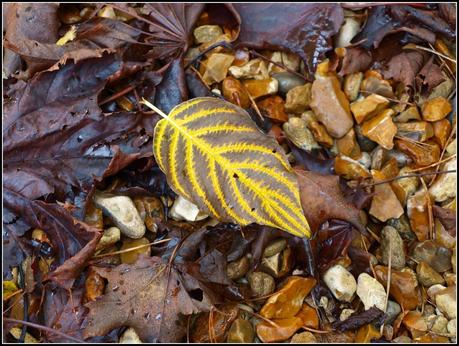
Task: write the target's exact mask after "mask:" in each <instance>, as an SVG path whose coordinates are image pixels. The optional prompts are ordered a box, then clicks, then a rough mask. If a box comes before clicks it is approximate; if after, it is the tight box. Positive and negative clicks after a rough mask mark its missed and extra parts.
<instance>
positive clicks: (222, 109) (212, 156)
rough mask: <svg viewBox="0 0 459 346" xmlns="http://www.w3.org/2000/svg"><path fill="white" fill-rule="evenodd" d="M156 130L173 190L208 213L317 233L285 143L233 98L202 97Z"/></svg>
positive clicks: (155, 148)
mask: <svg viewBox="0 0 459 346" xmlns="http://www.w3.org/2000/svg"><path fill="white" fill-rule="evenodd" d="M143 103H144V104H146V105H147V106H149V107H150V108H152V109H153V110H155V111H156V112H157V113H159V114H160V115H161V116H162V117H163V118H164V119H162V120H161V121H159V122H158V124H157V125H156V128H155V135H154V143H153V152H154V155H155V158H156V161H157V163H158V165H159V167H160V168H161V170H162V171H163V172H164V173H165V174H166V176H167V181H168V183H169V185H170V186H171V188H172V189H173V190H174V191H175V192H176V193H178V194H179V195H182V196H183V197H185V198H186V199H188V200H189V201H191V202H193V203H194V204H196V205H197V206H198V207H199V208H200V210H201V211H204V212H205V213H207V214H210V215H212V216H214V217H215V218H216V219H218V220H220V221H223V222H235V223H238V224H240V225H241V226H245V225H248V224H251V223H258V224H261V225H267V226H271V227H276V228H279V229H282V230H284V231H287V232H289V233H292V234H294V235H296V236H300V237H304V236H309V235H310V231H309V225H308V222H307V221H306V218H305V216H304V213H303V209H302V207H301V204H300V195H299V188H298V183H297V180H296V177H295V174H294V173H293V170H292V168H291V167H290V164H289V162H288V160H287V157H286V156H285V154H284V152H283V149H282V148H281V147H280V146H279V144H278V143H277V141H276V140H275V139H274V138H273V137H271V136H267V135H265V134H263V133H262V132H261V131H260V130H258V128H257V127H256V125H255V124H254V122H253V121H252V120H251V119H250V116H249V115H248V114H247V113H246V112H245V111H244V110H243V109H242V108H240V107H238V106H236V105H233V104H232V103H229V102H226V101H224V100H220V99H217V98H211V97H201V98H195V99H192V100H189V101H186V102H183V103H181V104H180V105H178V106H176V107H175V108H173V109H172V111H171V112H170V114H169V116H167V115H165V114H164V113H162V112H161V111H160V110H159V109H157V108H156V107H155V106H154V105H152V104H151V103H149V102H148V101H146V100H144V101H143Z"/></svg>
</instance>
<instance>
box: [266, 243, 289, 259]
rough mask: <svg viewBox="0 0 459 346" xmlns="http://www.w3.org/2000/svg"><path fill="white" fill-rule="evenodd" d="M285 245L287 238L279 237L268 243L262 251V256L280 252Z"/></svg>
mask: <svg viewBox="0 0 459 346" xmlns="http://www.w3.org/2000/svg"><path fill="white" fill-rule="evenodd" d="M286 247H287V240H285V239H284V238H279V239H276V240H275V241H273V242H272V243H270V244H269V245H268V246H267V247H266V248H265V251H264V252H263V257H271V256H274V255H276V254H278V253H280V252H282V251H283V250H284V249H285V248H286Z"/></svg>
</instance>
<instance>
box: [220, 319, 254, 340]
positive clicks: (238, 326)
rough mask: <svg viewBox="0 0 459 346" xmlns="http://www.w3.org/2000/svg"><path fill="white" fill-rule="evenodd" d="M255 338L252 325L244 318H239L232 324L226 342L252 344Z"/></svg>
mask: <svg viewBox="0 0 459 346" xmlns="http://www.w3.org/2000/svg"><path fill="white" fill-rule="evenodd" d="M254 337H255V331H254V329H253V326H252V323H250V322H249V321H247V320H244V319H242V318H237V319H236V320H234V322H233V323H232V324H231V327H230V329H229V331H228V337H227V338H226V342H228V343H251V342H253V339H254Z"/></svg>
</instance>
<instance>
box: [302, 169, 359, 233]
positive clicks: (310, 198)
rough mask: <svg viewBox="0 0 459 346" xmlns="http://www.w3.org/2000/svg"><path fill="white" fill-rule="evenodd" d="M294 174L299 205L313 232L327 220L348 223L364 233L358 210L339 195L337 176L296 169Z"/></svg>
mask: <svg viewBox="0 0 459 346" xmlns="http://www.w3.org/2000/svg"><path fill="white" fill-rule="evenodd" d="M295 173H296V176H297V178H298V184H299V186H300V199H301V205H302V206H303V211H304V214H305V215H306V218H307V219H308V221H309V225H310V226H311V230H312V231H313V232H315V231H317V229H318V228H319V226H320V225H321V224H322V223H324V222H325V221H327V220H329V219H341V220H344V221H348V222H350V223H351V224H352V225H353V226H354V227H355V228H357V229H358V230H359V231H360V232H362V233H365V232H366V231H365V227H364V226H363V225H362V223H361V221H360V217H359V210H358V209H357V208H356V207H355V206H354V205H353V204H352V203H349V202H348V201H347V200H346V199H345V198H344V196H343V194H342V193H341V190H340V187H339V177H338V176H337V175H322V174H318V173H314V172H310V171H303V170H300V169H297V168H296V169H295Z"/></svg>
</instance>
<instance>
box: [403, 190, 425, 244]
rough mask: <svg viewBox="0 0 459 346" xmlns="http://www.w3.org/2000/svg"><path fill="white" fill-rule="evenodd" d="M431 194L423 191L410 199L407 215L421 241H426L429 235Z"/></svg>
mask: <svg viewBox="0 0 459 346" xmlns="http://www.w3.org/2000/svg"><path fill="white" fill-rule="evenodd" d="M428 198H430V197H429V194H428V193H426V192H425V191H424V190H423V189H421V190H419V191H418V192H416V193H415V194H414V195H412V196H410V197H408V200H407V203H406V205H407V215H408V218H409V219H410V225H411V229H412V230H413V232H414V233H415V234H416V237H417V238H418V240H419V241H424V240H426V239H427V238H428V235H429V210H428V203H429V202H428Z"/></svg>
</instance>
